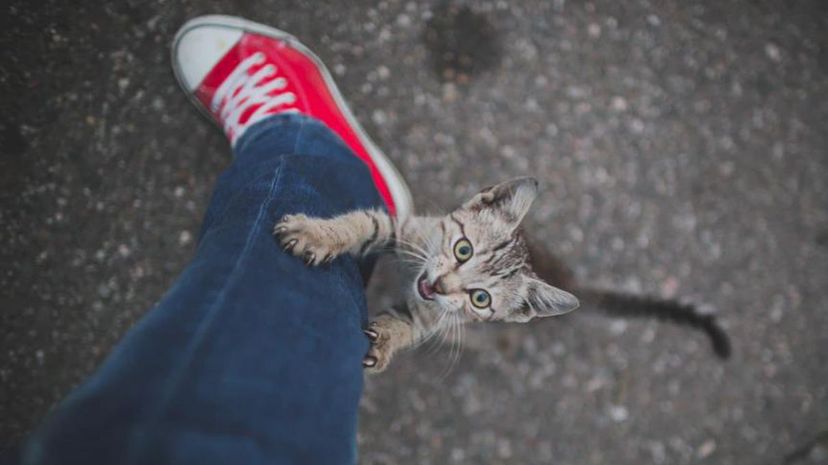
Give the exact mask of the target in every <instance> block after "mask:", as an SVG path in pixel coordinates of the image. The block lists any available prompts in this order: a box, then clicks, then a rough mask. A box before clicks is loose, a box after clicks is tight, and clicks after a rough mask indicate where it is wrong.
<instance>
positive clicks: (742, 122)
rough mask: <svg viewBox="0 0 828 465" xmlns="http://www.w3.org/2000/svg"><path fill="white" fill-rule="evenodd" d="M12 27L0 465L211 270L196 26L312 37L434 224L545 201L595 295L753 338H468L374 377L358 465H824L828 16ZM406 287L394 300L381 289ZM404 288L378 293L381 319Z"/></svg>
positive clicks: (221, 156) (341, 19)
mask: <svg viewBox="0 0 828 465" xmlns="http://www.w3.org/2000/svg"><path fill="white" fill-rule="evenodd" d="M3 10H4V14H3V15H0V54H2V59H0V86H2V94H0V444H2V446H3V447H6V446H9V445H11V444H14V443H15V442H17V441H19V440H20V438H21V437H23V436H24V435H25V434H26V432H28V431H30V430H31V428H32V427H33V426H34V425H35V424H36V423H37V422H38V421H39V420H40V419H41V418H42V417H43V415H45V414H46V412H47V411H48V409H49V408H50V406H52V405H53V404H54V403H55V402H56V401H58V400H59V399H60V398H61V397H62V396H63V395H65V394H66V393H67V392H68V391H69V390H70V389H71V388H72V386H74V385H76V384H77V383H78V382H79V381H80V380H82V379H83V378H84V377H85V376H86V375H87V374H89V373H90V372H91V371H92V370H93V369H94V368H95V367H96V366H97V365H98V364H99V363H100V362H101V360H102V359H103V357H105V355H106V354H107V352H108V350H109V349H110V348H111V347H112V345H113V344H114V343H115V342H116V341H117V340H118V339H119V338H120V337H121V336H122V335H123V334H124V332H125V331H127V329H128V328H129V327H130V326H131V325H132V324H133V323H134V322H135V321H136V320H137V319H138V318H140V317H141V315H142V314H143V313H144V312H146V311H147V309H149V308H150V307H151V306H152V305H153V303H155V302H157V301H158V299H159V298H160V297H161V296H162V294H163V293H164V291H165V289H166V288H167V287H168V286H169V285H170V284H171V283H172V282H173V281H174V279H175V277H176V275H177V273H178V272H179V271H180V270H181V269H182V268H183V267H184V266H185V264H186V263H187V261H188V259H189V258H190V257H191V256H192V253H193V250H194V247H195V236H196V234H197V231H198V228H199V224H200V221H201V216H202V214H203V212H204V209H205V207H206V204H207V201H208V200H209V195H210V192H211V186H212V185H213V182H214V181H215V179H216V177H217V176H218V175H219V174H220V173H221V171H222V169H223V168H224V167H225V166H227V164H228V162H229V160H230V153H229V150H228V146H227V143H226V142H225V140H224V138H223V136H222V135H221V134H220V133H219V132H218V131H217V130H216V129H215V128H214V127H213V126H211V125H210V124H208V123H207V122H206V120H205V119H204V118H203V117H202V116H201V115H199V114H198V113H197V112H196V111H195V110H194V109H193V108H192V106H191V104H190V103H189V102H188V100H187V99H186V97H185V96H184V94H183V93H182V92H181V91H180V90H179V89H178V86H177V84H176V82H175V80H174V78H173V76H172V73H171V70H170V66H169V52H168V48H169V44H170V41H171V39H172V36H173V34H174V33H175V31H176V29H177V28H178V27H179V26H180V25H181V24H182V23H183V22H184V21H185V20H186V19H188V18H191V17H193V16H197V15H200V14H207V13H223V14H234V15H240V16H245V17H248V18H250V19H253V20H256V21H260V22H264V23H269V24H273V25H275V26H277V27H279V28H281V29H284V30H287V31H290V32H292V33H293V34H295V35H296V36H298V37H299V38H300V39H302V41H303V42H305V43H306V44H307V45H308V46H310V47H311V48H312V49H313V50H314V51H316V52H317V54H318V55H320V56H321V57H322V59H323V60H324V61H325V62H326V63H327V64H328V66H329V68H330V69H331V70H332V71H333V73H334V75H335V78H336V79H337V81H338V83H339V85H340V88H341V90H342V91H343V93H344V95H345V96H346V98H347V100H348V101H349V102H350V103H351V105H352V108H353V109H354V111H355V113H356V115H357V117H358V118H359V119H360V121H362V122H363V123H364V125H365V126H366V128H367V129H368V131H369V132H370V134H372V136H373V137H374V139H375V140H376V141H377V142H378V144H379V145H380V146H381V147H383V148H384V149H385V150H386V151H387V154H388V156H389V157H390V158H391V159H392V160H393V161H394V162H395V163H396V164H397V166H398V167H399V169H400V171H401V172H402V173H403V175H404V176H405V177H406V178H407V179H408V181H409V183H410V185H411V188H412V191H413V192H414V195H415V201H416V204H417V208H418V209H419V210H421V211H429V210H431V211H440V210H444V209H447V208H452V207H453V206H455V205H457V204H459V202H461V201H462V200H463V199H464V198H465V197H466V196H468V195H470V194H471V193H473V192H476V191H477V190H478V189H480V188H481V187H483V186H485V185H488V184H491V183H493V182H497V181H499V180H503V179H506V178H509V177H513V176H519V175H525V174H533V175H535V176H537V177H538V178H539V179H540V180H541V183H542V189H543V192H542V194H541V196H540V198H539V200H538V202H537V203H536V205H535V208H534V209H533V210H532V212H531V213H530V215H529V217H528V220H527V227H528V228H529V229H530V230H531V231H532V235H533V236H535V237H537V238H540V239H541V241H542V243H543V244H545V245H546V246H548V247H549V248H550V250H554V251H555V253H557V254H558V255H559V256H560V257H561V258H563V259H564V260H565V261H566V262H567V263H568V264H569V265H570V266H572V268H573V269H574V270H575V273H576V275H577V277H578V279H580V280H581V281H582V282H587V283H590V284H593V285H597V286H604V287H608V288H616V289H621V290H625V291H629V292H636V293H643V294H651V295H656V296H661V297H669V298H672V297H675V298H681V299H687V300H690V301H693V302H695V303H697V304H699V305H701V306H702V307H703V308H704V309H705V311H709V312H715V314H716V315H717V317H718V318H719V319H720V320H721V322H722V324H723V326H724V327H725V328H726V330H727V332H728V333H729V334H730V337H731V338H732V341H733V351H734V353H733V356H732V357H731V359H730V360H728V361H726V362H722V361H720V360H718V359H717V358H715V357H714V356H713V354H712V353H711V351H710V348H709V346H708V343H707V341H706V340H705V338H704V336H703V335H701V334H699V333H696V332H693V331H691V330H688V329H685V328H677V327H675V326H673V325H670V324H666V323H660V322H657V321H646V320H644V321H642V320H635V321H633V320H619V319H612V318H607V317H605V316H602V315H601V314H600V313H594V312H589V311H588V309H583V310H579V311H578V312H575V313H574V314H572V315H569V316H566V317H562V318H557V319H551V320H546V321H542V322H538V323H533V324H529V325H522V326H518V325H474V326H470V327H469V328H468V331H467V333H466V337H465V343H464V351H463V354H462V357H461V359H460V361H459V362H458V363H457V364H456V365H455V366H454V367H452V368H450V369H449V367H448V363H449V362H448V360H449V350H450V348H449V347H448V346H444V347H436V348H433V349H424V350H420V351H414V352H411V353H407V354H404V355H402V356H400V357H399V358H398V359H397V360H396V361H395V362H394V363H393V366H392V367H391V368H390V369H389V370H388V371H387V372H386V373H384V374H383V375H381V376H378V377H374V378H370V379H368V380H367V384H366V391H365V396H364V398H363V401H362V407H361V419H360V421H361V424H360V434H359V445H360V451H361V462H362V463H364V464H377V465H379V464H389V465H390V464H440V465H443V464H454V463H475V464H507V463H508V464H551V463H554V464H557V465H566V464H571V465H585V464H612V465H624V464H636V465H638V464H649V463H653V464H689V463H704V464H734V465H735V464H760V465H764V464H799V463H802V464H816V463H828V361H826V360H828V306H826V300H828V3H826V2H825V1H824V0H803V1H796V2H792V1H748V0H734V1H728V2H722V1H696V0H693V1H680V0H664V1H653V0H650V1H648V0H631V1H624V2H620V1H616V0H596V1H591V2H586V1H566V0H551V1H546V0H527V1H517V0H516V1H468V2H461V1H456V2H451V3H441V2H427V1H424V2H415V1H409V2H401V1H383V2H367V1H354V2H339V1H330V0H324V1H274V0H258V1H255V2H254V1H249V0H237V1H234V2H223V1H207V0H198V1H183V2H177V1H162V0H153V1H149V2H143V1H135V0H129V1H119V2H99V3H95V2H87V4H77V5H76V4H74V2H62V1H57V0H45V1H43V2H39V3H37V4H35V3H32V2H24V1H20V0H12V1H11V3H9V4H8V5H7V6H5V7H3ZM383 275H385V273H383ZM393 285H394V283H393V280H392V279H389V278H387V277H380V279H375V280H374V281H373V282H372V286H371V289H370V295H369V297H370V300H371V301H372V303H373V304H374V305H375V306H382V305H386V304H388V303H390V302H391V301H392V299H393V292H392V291H391V288H392V287H393Z"/></svg>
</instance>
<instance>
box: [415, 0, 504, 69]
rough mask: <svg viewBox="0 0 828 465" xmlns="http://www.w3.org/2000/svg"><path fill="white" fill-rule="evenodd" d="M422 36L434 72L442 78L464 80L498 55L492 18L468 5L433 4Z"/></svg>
mask: <svg viewBox="0 0 828 465" xmlns="http://www.w3.org/2000/svg"><path fill="white" fill-rule="evenodd" d="M423 40H424V42H425V45H426V47H427V48H428V50H429V52H430V54H431V62H432V66H433V68H434V72H435V73H436V74H437V77H438V78H439V79H440V80H441V81H444V82H457V83H460V84H463V83H466V82H468V81H469V80H470V79H471V78H472V77H473V76H475V75H477V74H479V73H481V72H483V71H485V70H488V69H491V68H493V67H494V66H495V65H497V63H498V61H499V59H500V47H499V44H498V35H497V31H496V30H495V28H494V26H493V25H492V23H491V21H490V20H489V19H488V18H487V17H486V15H484V14H481V13H476V12H475V11H473V10H472V9H471V8H470V7H468V6H459V5H455V4H451V3H443V4H442V5H440V6H438V7H437V8H435V10H434V11H433V16H432V17H431V19H430V20H429V21H428V23H426V26H425V30H424V31H423Z"/></svg>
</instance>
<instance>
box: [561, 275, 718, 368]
mask: <svg viewBox="0 0 828 465" xmlns="http://www.w3.org/2000/svg"><path fill="white" fill-rule="evenodd" d="M572 293H573V294H575V296H577V297H578V299H580V300H581V302H582V303H586V304H588V306H589V307H593V308H596V309H600V310H603V311H604V312H606V313H608V314H610V315H617V316H621V317H628V318H629V317H633V318H638V317H644V318H656V319H659V320H664V321H671V322H673V323H676V324H678V325H682V326H690V327H693V328H697V329H700V330H702V331H704V332H705V333H707V336H708V337H709V338H710V342H711V344H712V346H713V352H715V353H716V355H718V356H719V357H720V358H722V359H725V360H726V359H727V358H729V357H730V338H729V337H728V336H727V333H725V331H724V329H722V327H721V326H719V325H718V323H717V322H716V317H715V316H714V315H710V314H704V313H700V312H699V311H698V309H697V308H696V307H695V306H694V305H692V304H686V303H682V302H679V301H676V300H664V299H657V298H653V297H647V296H636V295H632V294H627V293H624V292H617V291H606V290H602V289H590V288H581V289H574V290H573V292H572Z"/></svg>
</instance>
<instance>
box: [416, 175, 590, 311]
mask: <svg viewBox="0 0 828 465" xmlns="http://www.w3.org/2000/svg"><path fill="white" fill-rule="evenodd" d="M537 193H538V182H537V181H536V180H535V179H533V178H518V179H515V180H512V181H507V182H504V183H501V184H498V185H495V186H492V187H488V188H486V189H484V190H482V191H481V192H480V193H479V194H477V195H475V196H474V197H473V198H472V199H471V200H469V201H467V202H466V203H464V204H463V205H462V206H461V207H460V208H458V209H457V210H455V211H453V212H452V213H450V214H449V215H446V216H445V217H444V218H442V219H441V220H440V223H439V224H438V226H437V227H436V228H435V230H433V231H431V234H430V237H429V238H428V240H427V241H426V242H427V246H426V247H427V250H426V252H427V259H426V261H425V263H424V264H423V269H422V271H421V273H420V275H419V277H418V278H417V280H416V281H415V282H414V287H415V289H414V292H415V294H416V295H417V296H418V297H419V298H420V299H423V300H425V301H429V302H430V303H431V304H432V305H435V306H437V307H438V308H439V310H440V311H452V312H460V313H461V314H462V315H464V317H465V318H466V319H467V320H483V321H496V320H504V321H516V322H526V321H529V320H531V319H532V318H535V317H544V316H553V315H561V314H563V313H566V312H569V311H572V310H574V309H576V308H577V307H578V299H576V298H575V296H573V295H572V294H570V293H568V292H566V291H563V290H561V289H558V288H556V287H553V286H550V285H549V284H546V283H545V282H543V281H541V280H540V279H539V278H538V277H537V275H535V273H534V272H533V271H532V270H531V268H530V265H529V262H528V260H529V253H528V250H527V247H526V242H525V240H524V238H523V236H522V234H521V232H520V228H519V227H520V222H521V220H523V217H524V216H525V215H526V212H527V211H528V210H529V207H530V206H531V205H532V202H533V201H534V200H535V197H536V196H537Z"/></svg>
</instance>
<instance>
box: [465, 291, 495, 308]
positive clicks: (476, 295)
mask: <svg viewBox="0 0 828 465" xmlns="http://www.w3.org/2000/svg"><path fill="white" fill-rule="evenodd" d="M470 294H471V301H472V305H474V306H475V307H477V308H486V307H488V306H489V305H491V304H492V296H490V295H489V293H488V292H486V291H484V290H483V289H475V290H473V291H471V293H470Z"/></svg>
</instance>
